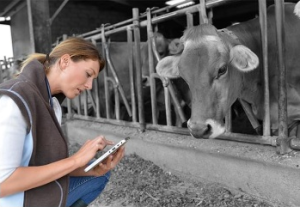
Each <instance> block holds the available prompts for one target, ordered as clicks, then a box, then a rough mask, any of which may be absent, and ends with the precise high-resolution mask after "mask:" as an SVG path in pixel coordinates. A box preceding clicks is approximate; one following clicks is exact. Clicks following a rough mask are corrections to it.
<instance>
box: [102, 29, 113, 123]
mask: <svg viewBox="0 0 300 207" xmlns="http://www.w3.org/2000/svg"><path fill="white" fill-rule="evenodd" d="M104 28H105V25H104V24H102V25H101V40H102V55H103V58H105V44H107V43H106V38H105V30H104ZM108 67H109V66H108V65H107V64H105V68H104V69H103V73H104V91H105V108H106V118H107V119H110V118H111V117H110V104H109V99H110V97H109V95H110V94H109V90H108V80H107V75H108V74H107V71H108Z"/></svg>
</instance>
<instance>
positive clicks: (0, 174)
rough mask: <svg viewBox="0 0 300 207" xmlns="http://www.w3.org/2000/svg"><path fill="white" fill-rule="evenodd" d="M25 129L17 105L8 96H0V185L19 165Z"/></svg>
mask: <svg viewBox="0 0 300 207" xmlns="http://www.w3.org/2000/svg"><path fill="white" fill-rule="evenodd" d="M26 127H27V126H26V122H25V119H24V117H23V115H22V113H21V111H20V109H19V107H18V106H17V104H16V103H15V102H14V101H13V100H12V99H11V98H10V97H8V96H5V95H3V96H0V183H1V182H3V181H4V180H5V179H6V178H7V177H9V176H10V175H11V174H12V173H13V172H14V170H15V169H16V168H17V167H19V166H20V164H21V161H22V153H23V148H24V142H25V137H26Z"/></svg>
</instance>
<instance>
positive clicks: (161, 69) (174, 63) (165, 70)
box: [156, 56, 180, 78]
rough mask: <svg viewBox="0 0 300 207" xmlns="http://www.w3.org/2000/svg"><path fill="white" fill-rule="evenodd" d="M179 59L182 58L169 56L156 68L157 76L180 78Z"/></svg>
mask: <svg viewBox="0 0 300 207" xmlns="http://www.w3.org/2000/svg"><path fill="white" fill-rule="evenodd" d="M179 58H180V56H167V57H165V58H163V59H161V60H160V61H159V62H158V64H157V66H156V72H157V74H158V75H159V76H161V77H165V78H179V77H180V75H179V70H178V62H179Z"/></svg>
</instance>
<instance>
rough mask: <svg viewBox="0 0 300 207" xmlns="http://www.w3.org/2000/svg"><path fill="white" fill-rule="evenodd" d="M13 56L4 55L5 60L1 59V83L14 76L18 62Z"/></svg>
mask: <svg viewBox="0 0 300 207" xmlns="http://www.w3.org/2000/svg"><path fill="white" fill-rule="evenodd" d="M16 62H17V61H15V60H14V59H13V58H11V57H10V58H7V57H5V56H4V57H3V60H0V83H2V82H3V81H5V80H9V79H11V78H12V77H13V74H14V72H15V68H16V64H17V63H16Z"/></svg>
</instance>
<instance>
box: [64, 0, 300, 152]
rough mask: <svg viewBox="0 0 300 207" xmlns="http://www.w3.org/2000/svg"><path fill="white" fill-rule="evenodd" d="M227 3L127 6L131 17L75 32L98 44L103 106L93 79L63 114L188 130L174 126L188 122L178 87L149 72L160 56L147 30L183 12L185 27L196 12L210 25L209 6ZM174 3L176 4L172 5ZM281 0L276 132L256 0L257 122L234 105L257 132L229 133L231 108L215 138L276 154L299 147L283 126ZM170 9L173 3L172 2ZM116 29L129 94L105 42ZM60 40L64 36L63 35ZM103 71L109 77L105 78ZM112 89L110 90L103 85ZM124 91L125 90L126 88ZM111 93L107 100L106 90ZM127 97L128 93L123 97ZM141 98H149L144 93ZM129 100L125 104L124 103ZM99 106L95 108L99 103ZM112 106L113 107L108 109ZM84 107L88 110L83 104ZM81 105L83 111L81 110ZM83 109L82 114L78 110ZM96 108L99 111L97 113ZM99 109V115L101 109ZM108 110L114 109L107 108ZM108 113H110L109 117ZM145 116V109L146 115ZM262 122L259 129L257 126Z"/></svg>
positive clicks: (262, 9) (247, 107) (246, 107)
mask: <svg viewBox="0 0 300 207" xmlns="http://www.w3.org/2000/svg"><path fill="white" fill-rule="evenodd" d="M226 3H230V1H226V0H224V1H206V2H204V1H200V3H199V4H198V5H194V6H191V7H187V8H183V9H180V10H176V11H174V12H167V11H168V10H169V9H170V7H172V6H169V7H166V8H162V9H157V10H151V9H148V10H147V11H146V12H145V13H144V14H142V15H139V11H138V10H137V9H133V18H132V19H129V20H126V21H123V22H120V23H118V24H114V25H104V24H103V25H102V26H101V28H99V29H96V30H94V31H91V32H88V33H84V34H81V35H78V36H81V37H83V38H85V39H88V40H91V41H92V42H93V43H94V44H95V45H99V42H100V44H102V49H101V50H102V51H101V52H102V54H103V56H104V57H105V58H106V60H107V66H106V69H105V70H104V72H103V76H104V77H103V79H104V84H103V86H104V92H105V93H104V94H103V95H104V96H105V105H103V104H102V105H101V104H100V100H99V99H101V97H99V91H98V89H99V86H98V85H99V80H97V81H95V83H94V89H95V90H94V91H93V92H91V91H88V92H86V93H84V94H83V95H82V96H80V97H79V98H78V100H76V102H77V103H78V104H77V106H76V108H77V110H75V111H77V112H74V110H72V109H71V108H72V104H71V101H70V100H68V104H67V105H68V108H69V109H68V117H74V118H78V119H88V120H94V121H97V122H104V123H111V124H116V125H125V126H132V127H138V128H140V130H141V131H145V130H149V129H151V130H152V129H154V130H159V131H166V132H172V133H180V134H185V135H188V134H189V131H188V130H187V129H186V128H184V127H178V126H175V123H174V121H173V123H172V120H174V119H175V120H176V122H179V123H184V122H186V121H187V120H188V118H189V117H187V116H188V115H186V114H185V113H184V111H183V109H182V106H181V103H182V102H183V101H182V99H181V98H180V97H178V87H180V86H178V85H177V86H176V85H174V82H173V81H172V80H170V79H168V78H162V77H160V76H159V75H158V74H157V73H156V72H155V64H156V62H157V61H159V60H160V58H161V57H160V55H159V54H158V52H157V48H156V47H157V45H156V41H155V37H154V33H155V31H153V25H157V24H159V23H160V22H163V21H166V20H168V19H171V18H176V17H178V16H184V15H186V22H187V23H186V24H187V28H189V27H191V26H193V25H194V13H197V14H198V17H199V23H200V24H202V23H207V22H209V23H212V17H213V8H214V7H218V6H222V5H223V4H226ZM175 6H176V5H175ZM282 6H283V2H282V1H275V7H276V14H277V15H276V20H277V30H276V31H277V37H278V38H277V44H278V51H279V52H278V60H279V64H280V66H281V67H280V68H279V69H280V74H281V76H280V81H279V84H280V87H279V88H280V90H279V92H280V97H281V99H280V102H279V109H280V110H279V118H280V119H279V121H280V123H279V126H280V127H279V131H278V136H272V135H271V133H270V109H269V105H270V104H269V89H268V75H267V74H268V57H267V52H268V51H267V40H268V37H267V35H266V33H267V27H266V23H267V18H266V2H265V1H259V8H260V9H259V14H260V15H259V20H260V25H261V36H262V37H263V38H262V51H263V53H264V59H263V63H262V64H263V65H264V73H265V81H264V84H265V87H264V88H265V91H264V94H265V105H264V107H265V114H264V120H263V124H261V123H259V121H258V120H257V119H256V118H255V117H254V115H253V112H252V110H251V106H250V105H249V104H248V103H246V102H245V101H243V100H240V101H239V102H240V105H241V106H242V108H243V110H244V112H245V114H246V115H247V117H248V119H249V121H250V123H251V125H252V127H253V128H254V129H255V130H256V131H259V130H262V129H263V133H262V135H252V134H241V133H234V132H232V118H231V116H232V113H231V111H230V112H229V113H228V115H227V116H226V121H225V123H226V132H225V133H224V134H222V135H220V136H219V137H217V139H225V140H230V141H238V142H248V143H255V144H263V145H271V146H276V148H277V151H278V153H281V154H285V153H287V152H288V151H290V148H292V149H299V143H298V142H299V141H298V139H292V140H290V139H289V138H288V126H287V124H286V122H287V120H286V116H287V112H286V85H285V84H284V83H285V73H286V72H285V67H284V64H285V63H284V58H282V57H283V56H284V50H283V45H284V34H283V24H282V21H283V17H284V15H283V14H282ZM173 7H174V6H173ZM145 28H146V30H147V35H148V41H147V45H148V62H143V63H142V62H141V51H140V48H141V46H140V45H141V42H140V29H145ZM116 33H125V35H127V39H128V43H127V48H128V53H129V56H128V57H127V58H128V74H129V83H127V84H130V90H129V92H130V95H128V94H125V93H124V90H123V87H124V83H123V85H122V84H121V83H120V77H118V74H117V71H116V69H115V68H114V64H115V63H113V61H112V60H111V58H110V52H109V50H110V49H109V47H110V46H109V45H110V44H112V43H111V36H113V35H114V34H116ZM63 38H66V37H63ZM142 64H149V65H148V67H149V77H148V78H149V80H150V81H149V83H150V98H151V109H149V108H147V110H148V111H149V110H151V120H150V122H149V120H148V122H146V121H145V108H144V104H143V103H144V98H145V94H143V92H144V93H145V91H143V87H144V86H143V79H142V78H143V77H142V76H144V74H142V73H145V72H143V71H142V68H141V67H142ZM108 73H110V74H111V75H110V76H108ZM157 80H158V81H160V82H161V84H162V85H163V93H164V108H165V110H163V111H165V112H164V113H165V114H164V116H165V119H166V121H165V123H164V124H160V123H158V117H157V116H158V108H157V89H156V87H157V83H156V82H157ZM109 88H113V89H109ZM127 92H128V90H127ZM112 93H113V94H114V97H113V98H112V96H111V94H112ZM128 97H130V98H129V99H128ZM146 98H149V96H148V97H146ZM112 99H113V100H114V104H111V100H112ZM129 101H130V103H129ZM120 103H122V105H124V106H125V108H123V110H125V111H126V112H124V113H127V114H128V116H129V117H130V120H126V121H125V120H124V119H122V118H121V115H120V113H121V110H122V109H120ZM100 105H101V106H100ZM112 105H114V108H112ZM88 107H89V108H88ZM82 108H83V109H82ZM91 108H92V109H93V110H94V112H95V113H94V115H93V116H89V115H88V111H89V110H91ZM82 111H83V113H82ZM100 111H102V112H101V113H100ZM103 111H105V113H103ZM112 111H114V112H112ZM112 114H114V115H112ZM148 114H149V113H148ZM262 125H263V127H262ZM297 125H298V122H295V123H293V127H292V128H293V130H295V129H297Z"/></svg>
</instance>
